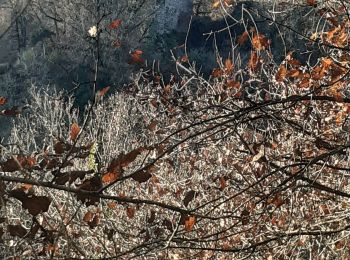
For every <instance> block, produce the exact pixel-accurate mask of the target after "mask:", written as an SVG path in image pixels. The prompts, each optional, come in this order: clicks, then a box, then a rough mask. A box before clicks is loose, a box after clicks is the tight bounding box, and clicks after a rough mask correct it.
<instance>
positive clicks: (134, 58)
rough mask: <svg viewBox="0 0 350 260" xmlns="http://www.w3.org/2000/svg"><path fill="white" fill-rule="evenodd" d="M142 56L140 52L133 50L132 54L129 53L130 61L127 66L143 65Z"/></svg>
mask: <svg viewBox="0 0 350 260" xmlns="http://www.w3.org/2000/svg"><path fill="white" fill-rule="evenodd" d="M142 54H143V51H142V50H135V51H133V52H132V53H130V56H131V59H130V61H129V62H128V63H129V64H137V63H141V64H142V63H144V62H145V61H144V59H143V58H142V57H141V55H142Z"/></svg>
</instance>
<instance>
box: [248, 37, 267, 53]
mask: <svg viewBox="0 0 350 260" xmlns="http://www.w3.org/2000/svg"><path fill="white" fill-rule="evenodd" d="M252 44H253V47H254V48H255V49H256V50H257V51H261V50H264V49H267V48H268V47H269V41H268V39H267V38H266V37H265V36H264V35H262V34H256V35H254V36H253V39H252Z"/></svg>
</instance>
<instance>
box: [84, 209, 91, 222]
mask: <svg viewBox="0 0 350 260" xmlns="http://www.w3.org/2000/svg"><path fill="white" fill-rule="evenodd" d="M93 218H94V214H93V213H92V212H91V211H88V212H86V213H85V215H84V217H83V220H84V221H85V222H86V223H88V222H91V221H92V219H93Z"/></svg>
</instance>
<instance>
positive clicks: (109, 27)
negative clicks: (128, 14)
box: [108, 19, 122, 30]
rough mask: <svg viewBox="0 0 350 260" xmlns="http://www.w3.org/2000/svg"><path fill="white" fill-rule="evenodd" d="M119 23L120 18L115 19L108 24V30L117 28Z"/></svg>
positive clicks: (120, 22) (120, 21)
mask: <svg viewBox="0 0 350 260" xmlns="http://www.w3.org/2000/svg"><path fill="white" fill-rule="evenodd" d="M121 24H122V20H121V19H116V20H114V21H113V22H111V23H110V24H109V25H108V29H110V30H113V29H117V28H118V27H119V26H120V25H121Z"/></svg>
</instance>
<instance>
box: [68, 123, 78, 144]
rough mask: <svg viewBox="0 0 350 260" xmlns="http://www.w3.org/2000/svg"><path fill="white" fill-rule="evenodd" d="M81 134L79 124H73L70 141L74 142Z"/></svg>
mask: <svg viewBox="0 0 350 260" xmlns="http://www.w3.org/2000/svg"><path fill="white" fill-rule="evenodd" d="M79 132H80V127H79V126H78V124H77V123H73V124H72V126H71V128H70V139H71V140H72V141H75V140H76V139H77V137H78V135H79Z"/></svg>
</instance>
